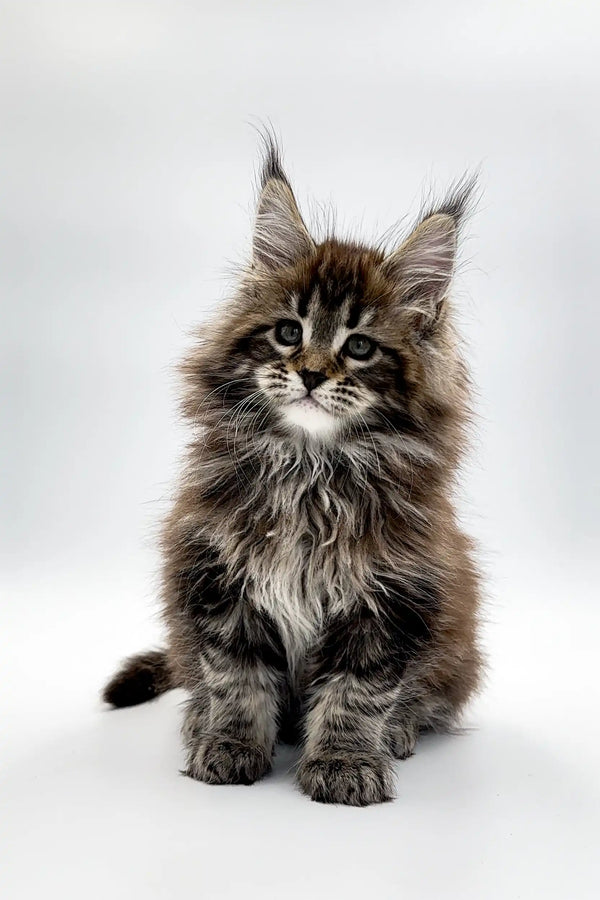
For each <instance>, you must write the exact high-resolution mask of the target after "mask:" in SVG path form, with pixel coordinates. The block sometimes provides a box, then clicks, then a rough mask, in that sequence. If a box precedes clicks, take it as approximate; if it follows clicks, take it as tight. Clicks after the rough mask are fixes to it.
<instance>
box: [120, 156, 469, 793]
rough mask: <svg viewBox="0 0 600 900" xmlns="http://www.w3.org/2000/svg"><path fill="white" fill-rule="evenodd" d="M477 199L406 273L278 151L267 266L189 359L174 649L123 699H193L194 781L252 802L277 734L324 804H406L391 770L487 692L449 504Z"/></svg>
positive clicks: (267, 171) (171, 602) (266, 228)
mask: <svg viewBox="0 0 600 900" xmlns="http://www.w3.org/2000/svg"><path fill="white" fill-rule="evenodd" d="M468 199H469V187H468V186H467V187H465V186H464V185H463V186H462V187H461V188H459V189H458V190H455V191H454V192H452V193H451V195H450V196H449V197H448V199H447V200H446V201H445V202H444V203H442V204H441V205H439V206H438V207H436V208H435V209H432V210H430V211H428V212H427V214H425V215H424V216H423V217H422V218H421V220H420V222H419V224H418V225H417V227H416V228H415V229H414V231H413V232H412V234H411V235H410V236H409V237H408V239H407V240H406V241H405V242H404V243H403V244H402V245H401V246H400V247H399V248H398V249H396V250H394V251H393V252H392V253H390V254H389V255H384V253H383V252H382V251H381V250H379V249H373V248H369V247H366V246H362V245H360V244H355V243H349V242H344V241H339V240H336V239H334V238H331V237H330V238H328V239H327V240H325V241H323V242H322V243H320V244H317V243H315V241H314V240H313V238H312V237H311V235H310V234H309V232H308V231H307V229H306V227H305V225H304V222H303V221H302V218H301V216H300V213H299V211H298V207H297V205H296V202H295V199H294V195H293V193H292V190H291V187H290V184H289V182H288V180H287V178H286V176H285V174H284V172H283V170H282V167H281V164H280V159H279V156H278V153H277V150H276V148H275V147H274V146H269V148H268V152H267V157H266V160H265V164H264V169H263V176H262V190H261V194H260V200H259V204H258V211H257V217H256V224H255V230H254V239H253V260H252V265H251V266H250V267H249V268H248V269H247V270H246V271H245V272H244V273H243V276H242V277H241V280H240V284H239V289H238V291H237V294H236V296H235V297H233V298H232V300H231V302H230V303H228V304H227V306H225V307H224V308H223V309H222V310H220V312H219V314H218V316H217V317H216V318H215V320H214V321H213V322H212V323H211V324H210V326H206V327H204V328H203V329H202V333H201V335H200V341H199V343H198V346H197V347H196V348H195V349H194V351H193V352H192V353H191V355H190V356H189V358H188V359H187V360H186V361H185V363H184V365H183V371H184V374H185V379H186V385H187V389H186V394H185V398H184V412H185V415H186V416H187V417H188V419H189V421H190V424H191V425H192V426H193V430H194V436H193V438H192V441H191V444H190V446H189V453H188V458H187V464H186V467H185V471H184V473H183V477H182V479H181V483H180V487H179V491H178V496H177V499H176V502H175V504H174V507H173V510H172V512H171V515H170V516H169V518H168V521H167V523H166V526H165V529H164V533H163V551H164V610H165V612H164V618H165V623H166V626H167V633H168V634H167V649H166V650H165V651H164V652H152V653H145V654H141V655H140V656H137V657H133V658H132V659H131V660H129V661H128V662H127V663H126V664H125V666H124V668H123V669H122V670H121V671H120V672H119V673H118V674H117V675H116V676H115V677H114V678H113V680H112V681H111V682H110V683H109V684H108V686H107V687H106V689H105V692H104V697H105V699H106V700H107V701H108V702H109V703H111V704H112V705H113V706H128V705H131V704H135V703H141V702H143V701H144V700H148V699H150V698H152V697H155V696H157V695H158V694H160V693H161V692H163V691H166V690H168V689H169V688H172V687H175V686H181V687H184V688H185V689H186V690H187V691H188V693H189V697H190V699H189V702H188V705H187V710H186V714H185V722H184V728H183V733H184V738H185V744H186V748H187V764H186V770H187V773H188V774H189V775H190V776H191V777H193V778H197V779H200V780H202V781H207V782H210V783H213V784H250V783H252V782H254V781H256V780H257V779H258V778H261V777H262V776H263V775H265V773H266V772H267V771H268V770H269V768H270V766H271V759H272V756H273V750H274V747H275V744H276V742H277V740H278V738H279V739H281V740H288V741H297V742H298V743H299V744H300V745H301V747H302V755H301V760H300V763H299V766H298V771H297V777H298V782H299V784H300V786H301V788H302V790H303V791H305V793H306V794H308V795H309V796H310V797H312V799H313V800H319V801H323V802H328V803H348V804H355V805H365V804H369V803H377V802H379V801H383V800H387V799H389V798H390V797H391V796H392V794H393V760H394V757H397V758H405V757H407V756H409V755H410V754H411V753H412V751H413V748H414V746H415V743H416V740H417V737H418V734H419V731H420V730H423V729H426V728H434V729H447V728H449V727H451V726H452V725H453V724H454V723H455V722H456V720H457V716H458V714H459V712H460V710H461V709H462V707H463V706H464V704H465V702H466V701H467V700H468V699H469V697H470V696H471V695H472V693H473V691H474V690H475V689H476V687H477V685H478V680H479V675H480V668H481V660H480V654H479V651H478V648H477V614H478V603H479V585H478V576H477V572H476V568H475V566H474V563H473V560H472V556H471V544H470V542H469V540H468V538H467V537H466V536H465V535H464V534H463V533H462V531H461V530H460V528H459V527H458V524H457V521H456V515H455V512H454V509H453V505H452V493H453V488H454V480H455V472H456V468H457V464H458V462H459V458H460V455H461V451H462V449H463V443H464V426H465V422H466V418H467V407H468V404H467V401H468V392H467V387H468V383H467V375H466V371H465V366H464V363H463V361H462V359H461V357H460V354H459V351H458V345H457V338H456V335H455V332H454V329H453V326H452V321H451V315H450V305H449V300H448V292H449V289H450V285H451V280H452V274H453V270H454V265H455V254H456V242H457V234H458V231H459V229H460V225H461V220H462V219H463V218H464V213H465V210H466V206H467V203H468ZM197 426H200V427H197Z"/></svg>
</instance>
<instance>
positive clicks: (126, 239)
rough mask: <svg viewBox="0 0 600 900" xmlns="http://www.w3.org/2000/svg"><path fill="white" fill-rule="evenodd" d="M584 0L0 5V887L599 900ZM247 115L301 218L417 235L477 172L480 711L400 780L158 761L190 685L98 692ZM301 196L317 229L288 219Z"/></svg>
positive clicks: (593, 378)
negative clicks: (263, 130) (426, 209)
mask: <svg viewBox="0 0 600 900" xmlns="http://www.w3.org/2000/svg"><path fill="white" fill-rule="evenodd" d="M599 26H600V13H599V12H598V8H597V7H596V5H595V4H592V3H584V2H571V3H566V2H562V3H560V2H542V0H532V2H529V3H527V4H523V3H517V2H512V0H505V2H503V3H502V4H491V3H476V2H467V0H462V2H460V0H459V2H454V3H452V4H449V3H443V2H441V0H437V2H434V0H423V2H418V3H417V2H404V3H399V2H395V3H393V2H389V3H388V2H382V0H375V2H373V3H371V4H368V5H366V6H365V5H364V4H359V3H355V2H353V0H346V2H344V3H342V2H337V0H333V2H328V3H316V2H314V3H313V2H305V3H296V2H286V3H284V2H280V3H276V2H265V0H261V2H252V3H242V2H232V0H228V2H223V3H221V4H209V3H202V2H169V3H167V2H160V3H158V2H144V3H142V2H139V3H138V2H131V0H125V2H123V0H122V2H118V3H117V2H102V3H101V2H81V3H75V2H64V3H60V2H57V0H51V2H23V3H18V2H12V3H0V47H1V52H0V116H1V122H2V126H1V129H2V134H1V138H0V186H1V197H0V256H1V260H0V296H1V299H2V327H1V329H0V347H1V351H0V366H1V372H0V378H1V393H2V442H1V453H2V480H3V493H4V499H3V502H2V513H1V519H2V546H1V554H2V561H1V564H2V570H1V582H0V588H1V590H2V605H1V609H0V626H1V637H0V640H1V641H2V662H1V666H2V682H1V683H2V691H1V694H2V700H1V704H2V710H3V711H2V717H1V723H2V724H1V725H0V730H1V732H2V786H1V792H2V801H1V803H2V808H3V810H4V812H3V814H2V823H1V824H0V829H1V830H2V831H3V832H4V835H3V838H4V840H3V845H4V851H3V852H4V854H5V855H6V859H5V865H4V866H3V869H4V872H5V875H4V878H5V879H7V881H6V890H5V892H4V896H7V897H11V898H12V897H14V898H19V900H20V898H25V897H35V896H39V895H40V894H41V893H42V892H44V895H45V896H55V895H56V896H61V897H76V896H80V895H81V892H82V891H83V890H84V888H85V892H86V895H87V896H89V897H103V898H104V897H106V896H111V897H114V898H120V897H123V898H125V897H126V898H131V897H137V896H142V891H143V892H144V893H143V896H146V897H172V896H186V895H187V894H188V893H190V892H191V891H192V890H193V891H194V892H195V894H196V895H198V896H203V897H208V898H212V897H215V898H221V897H239V896H240V895H241V893H242V891H243V892H244V896H252V897H253V896H257V897H258V896H262V897H269V898H271V897H277V896H282V895H285V896H287V897H293V898H296V897H298V898H300V897H302V898H306V897H315V898H320V897H326V896H327V897H342V896H344V897H355V896H356V897H359V896H376V897H378V898H388V897H389V898H391V897H394V898H395V897H397V896H399V895H400V894H401V893H402V892H404V891H406V892H409V891H410V892H411V893H412V895H413V896H416V897H429V896H432V897H433V896H440V895H441V893H442V892H443V894H444V896H447V897H457V898H458V897H460V898H465V897H471V896H473V897H477V898H481V897H486V898H495V897H498V898H509V897H510V898H512V897H525V898H528V897H537V896H541V895H542V892H543V895H544V896H545V897H547V898H553V897H556V898H563V897H577V898H580V900H584V898H587V897H592V896H595V893H594V891H595V890H596V889H597V877H598V872H597V870H595V867H596V863H595V860H594V857H593V854H592V843H593V839H594V838H593V836H594V834H596V836H597V833H598V827H599V826H600V821H599V814H598V810H599V808H600V804H599V801H600V780H599V777H598V768H597V746H598V738H599V737H600V726H599V715H598V709H599V702H600V690H599V688H598V680H597V664H596V661H595V660H596V653H597V643H598V634H599V627H598V626H599V618H600V615H599V611H598V596H597V595H598V589H597V583H598V582H597V575H598V566H597V559H598V547H599V540H598V539H599V527H600V526H599V522H600V516H599V511H600V510H599V502H598V499H599V491H598V488H599V484H598V481H599V476H598V459H599V457H600V426H599V415H598V413H599V406H600V404H599V401H600V397H599V387H598V384H599V380H598V376H597V358H598V350H599V341H598V328H599V325H600V314H599V312H598V296H599V294H600V270H599V267H598V244H599V241H600V222H599V216H598V208H599V203H600V177H599V175H598V153H599V149H600V147H599V137H600V124H599V119H598V116H597V110H598V103H599V100H600V96H599V86H600V68H599V64H598V59H599V53H600V40H599V38H598V34H599ZM261 121H262V122H266V121H270V122H271V123H272V124H273V127H274V128H275V130H276V131H277V133H278V134H279V135H280V136H281V138H282V142H283V147H284V160H285V163H286V167H287V171H288V173H289V175H290V177H291V180H292V183H293V185H294V188H295V190H296V194H297V197H298V199H299V201H300V205H301V207H302V209H303V211H304V212H305V213H306V216H307V219H308V220H309V221H311V219H312V220H313V221H314V219H315V218H316V219H318V218H319V215H320V212H319V204H322V203H325V204H330V203H331V204H333V205H334V207H335V208H336V209H337V212H338V216H337V218H338V222H339V226H340V231H341V232H342V233H352V234H354V235H360V236H362V237H364V238H365V239H370V238H373V237H377V236H380V235H381V234H382V233H383V232H384V231H385V230H386V229H387V228H389V227H390V226H392V225H394V223H396V222H398V220H399V219H402V218H403V217H404V216H405V215H407V216H408V221H410V218H411V216H412V217H414V216H415V215H416V213H417V212H418V209H419V203H420V200H421V198H422V197H423V195H424V193H426V192H427V191H428V190H429V189H430V188H431V187H433V188H435V189H437V190H438V191H439V192H443V190H444V188H445V187H447V186H448V185H449V184H450V183H451V182H452V181H453V180H454V179H455V178H456V177H457V176H460V175H461V174H462V173H463V172H465V171H466V170H469V171H472V170H474V169H480V170H481V176H480V184H481V189H482V198H481V201H480V203H479V207H478V210H477V212H476V214H475V216H474V217H473V218H472V220H471V222H470V224H469V226H468V228H467V240H466V242H465V243H464V245H463V253H462V264H461V267H460V271H459V275H458V278H457V282H456V290H455V293H454V296H455V302H456V305H457V307H458V309H459V311H460V320H461V322H462V326H463V333H464V335H465V339H466V344H467V348H468V356H469V359H470V361H471V365H472V369H473V374H474V382H475V385H476V388H477V392H476V412H477V422H476V429H475V439H474V442H473V453H472V455H471V458H470V459H469V461H468V464H467V465H466V467H465V474H464V478H463V488H462V491H461V497H462V501H461V502H462V503H463V507H464V516H465V519H466V521H467V522H468V523H469V527H470V529H471V531H472V532H473V533H474V534H475V536H476V537H477V539H478V541H479V542H480V545H481V548H482V551H481V559H482V565H483V568H484V571H485V573H486V580H487V585H488V590H487V593H488V605H487V609H486V619H487V622H486V629H485V644H486V648H487V650H488V653H489V655H490V675H489V683H488V687H487V689H486V691H485V693H484V695H483V696H482V698H481V699H480V700H478V701H477V703H476V704H475V705H474V706H473V707H472V709H471V710H470V711H469V715H468V718H467V722H468V724H469V725H472V726H473V727H474V728H475V730H474V731H473V732H472V733H470V734H469V735H468V736H465V737H459V738H456V737H455V738H438V739H427V740H425V741H424V742H423V744H422V745H421V747H420V748H419V749H418V751H417V755H416V756H415V757H414V758H413V759H412V760H410V761H409V762H408V763H406V764H402V765H399V766H398V773H399V780H398V795H399V796H398V799H397V800H396V801H395V803H393V804H388V805H386V806H384V807H380V808H373V809H368V810H354V809H338V808H325V807H322V806H318V805H316V804H311V803H310V802H309V801H308V800H307V799H306V798H304V797H302V796H301V795H300V794H299V793H298V792H297V791H296V790H295V788H294V787H293V779H292V776H291V774H290V772H289V769H290V767H291V766H293V762H294V757H293V755H292V754H289V753H287V752H284V753H283V754H282V756H281V757H280V759H279V762H278V765H277V767H276V771H275V774H274V776H273V777H272V778H270V779H268V780H267V781H265V782H264V783H262V784H259V785H257V786H255V787H252V788H225V789H215V788H210V787H208V786H206V785H199V784H194V783H192V782H191V781H188V780H185V779H181V778H178V777H177V770H178V768H179V767H180V766H181V762H182V759H181V753H180V748H179V741H178V722H179V715H180V710H179V708H178V707H179V704H180V703H181V701H182V699H183V698H182V697H181V696H178V695H177V694H172V695H169V696H168V697H165V698H164V699H161V701H160V702H159V703H157V704H153V705H148V706H146V707H140V708H137V709H135V710H129V711H125V712H122V713H115V714H112V715H111V714H109V713H107V712H106V711H104V710H103V709H102V708H101V705H100V702H99V700H98V689H99V687H100V686H101V684H102V682H103V680H104V678H105V677H106V676H107V675H109V674H110V673H111V672H112V670H113V668H114V666H115V663H116V662H117V660H118V659H119V658H121V657H122V656H124V655H126V654H128V653H130V652H132V651H136V650H139V649H143V648H144V647H146V646H148V645H150V644H152V643H153V642H155V641H157V640H159V637H160V628H159V622H158V615H157V606H156V600H155V597H156V584H157V575H158V569H159V559H158V555H157V552H156V545H155V536H156V533H157V530H158V526H159V523H160V517H161V515H162V514H163V513H164V511H165V510H166V508H167V506H168V500H169V496H170V492H171V489H172V485H173V478H174V475H175V472H176V470H177V463H178V460H179V457H180V455H181V451H182V448H183V445H184V441H185V434H184V432H183V431H182V430H181V429H180V427H179V425H178V423H177V417H176V374H175V365H176V363H177V361H178V359H179V358H180V357H181V355H182V353H183V351H184V349H185V348H186V347H187V346H189V344H190V340H191V335H192V332H193V327H194V325H195V324H196V323H198V322H201V321H202V319H203V318H204V317H206V315H207V313H208V311H209V310H210V309H212V308H213V307H214V306H215V305H216V304H217V303H218V301H219V299H220V298H223V297H225V296H226V295H227V293H228V291H229V290H230V285H231V278H230V276H229V274H228V273H230V272H231V270H232V268H233V266H234V265H235V264H237V263H239V262H243V261H244V259H246V258H247V255H248V251H249V243H250V231H251V223H252V210H253V201H254V190H253V183H254V181H255V175H256V167H257V164H258V159H259V156H258V153H259V142H258V140H257V135H256V132H255V130H254V127H253V126H256V125H257V124H259V123H260V122H261ZM311 210H312V215H311Z"/></svg>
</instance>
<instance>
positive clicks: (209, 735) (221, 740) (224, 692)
mask: <svg viewBox="0 0 600 900" xmlns="http://www.w3.org/2000/svg"><path fill="white" fill-rule="evenodd" d="M201 667H202V670H203V675H204V685H205V689H204V691H203V692H202V694H201V695H200V696H196V697H193V698H192V700H191V701H190V704H189V706H188V709H187V713H186V717H185V724H184V736H185V738H186V743H187V747H188V759H187V774H188V775H190V776H191V777H192V778H197V779H199V780H201V781H206V782H209V783H210V784H252V782H254V781H256V780H257V779H259V778H261V777H262V776H263V775H264V774H265V773H266V772H267V771H268V770H269V769H270V767H271V757H272V754H273V747H274V744H275V739H276V736H277V723H278V716H279V710H280V704H281V691H282V685H283V675H282V673H281V672H280V671H277V670H276V669H275V668H273V667H272V666H269V665H267V664H266V663H265V662H263V661H261V660H260V659H257V658H255V659H252V660H250V661H247V660H243V659H241V658H240V657H239V656H238V657H237V658H236V656H235V655H234V654H232V653H231V652H230V651H227V650H221V649H217V648H214V647H213V648H211V649H210V651H205V652H204V653H203V654H202V656H201Z"/></svg>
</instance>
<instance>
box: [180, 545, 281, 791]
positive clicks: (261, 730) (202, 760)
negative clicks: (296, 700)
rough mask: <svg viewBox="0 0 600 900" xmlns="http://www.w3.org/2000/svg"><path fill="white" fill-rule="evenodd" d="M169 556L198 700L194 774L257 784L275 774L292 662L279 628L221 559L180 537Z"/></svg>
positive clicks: (190, 741) (184, 679)
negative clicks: (258, 609) (227, 573)
mask: <svg viewBox="0 0 600 900" xmlns="http://www.w3.org/2000/svg"><path fill="white" fill-rule="evenodd" d="M173 538H174V539H173V540H172V545H171V547H170V552H169V554H168V556H167V572H166V574H167V576H168V587H170V592H169V593H168V597H169V601H168V603H169V605H168V609H167V617H166V618H167V623H168V625H169V631H170V646H171V654H172V656H173V658H174V659H176V660H177V664H178V667H179V670H180V682H181V684H182V685H183V686H184V687H185V688H187V690H188V691H189V692H190V695H191V699H190V701H189V703H188V706H187V710H186V714H185V721H184V724H183V736H184V741H185V745H186V750H187V762H186V773H187V774H188V775H190V776H191V777H192V778H197V779H199V780H202V781H207V782H210V783H212V784H251V783H252V782H253V781H256V780H257V779H258V778H260V777H261V776H262V775H264V774H265V773H266V772H267V771H268V770H269V768H270V766H271V757H272V754H273V747H274V744H275V738H276V733H277V726H278V719H279V713H280V708H281V705H282V696H283V692H284V687H285V672H286V667H287V661H286V656H285V651H284V649H283V646H282V644H281V640H280V637H279V635H278V633H277V630H276V628H275V626H274V625H273V623H272V622H271V620H270V619H269V618H268V617H267V616H265V615H263V614H259V613H258V612H256V611H255V610H254V609H253V607H252V604H251V603H250V602H249V600H248V598H247V597H246V596H245V595H244V591H243V589H242V587H241V586H240V585H239V584H233V585H232V584H229V583H228V581H227V579H226V578H225V571H224V568H223V566H222V564H221V562H220V560H219V557H218V554H217V552H216V551H215V550H214V549H212V548H211V547H210V546H209V545H208V543H201V542H191V541H187V540H185V536H182V535H180V534H178V533H177V532H174V535H173Z"/></svg>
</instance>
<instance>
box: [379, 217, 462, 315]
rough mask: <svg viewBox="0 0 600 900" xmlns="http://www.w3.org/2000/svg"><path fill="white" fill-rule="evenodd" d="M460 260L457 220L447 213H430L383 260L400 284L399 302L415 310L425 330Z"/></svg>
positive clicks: (390, 275)
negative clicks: (457, 250)
mask: <svg viewBox="0 0 600 900" xmlns="http://www.w3.org/2000/svg"><path fill="white" fill-rule="evenodd" d="M455 262H456V221H455V219H454V217H453V216H450V215H447V214H446V213H436V214H435V215H432V216H429V217H428V218H427V219H425V220H424V221H423V222H421V224H420V225H418V226H417V227H416V228H415V230H414V231H413V233H412V234H411V235H410V237H409V238H408V239H407V240H406V241H405V242H404V243H403V244H402V246H401V247H399V248H398V249H397V250H394V252H393V253H391V254H390V255H389V256H388V257H387V258H386V259H385V260H384V261H383V263H382V264H381V268H382V272H383V274H384V275H385V276H386V277H387V278H389V279H390V280H391V281H393V282H394V283H395V285H396V293H397V296H398V300H399V302H400V303H401V304H402V305H404V306H405V307H406V309H407V310H408V309H410V311H411V312H414V314H415V316H416V317H417V318H418V323H419V327H420V328H421V329H422V330H427V329H428V328H431V327H432V326H433V325H435V323H436V322H437V320H438V318H439V316H440V314H441V312H442V307H443V303H444V300H445V298H446V296H447V294H448V290H449V288H450V283H451V281H452V275H453V272H454V265H455Z"/></svg>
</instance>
